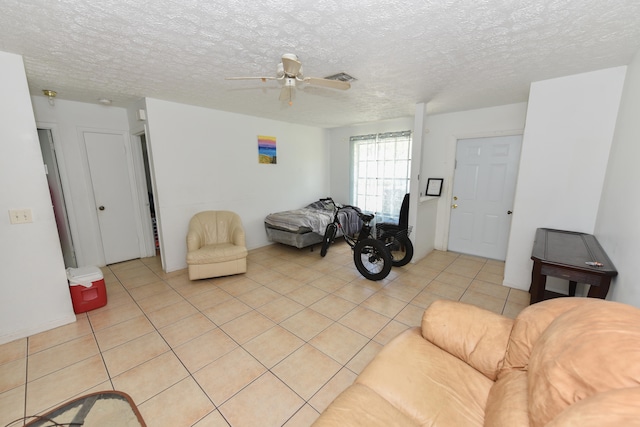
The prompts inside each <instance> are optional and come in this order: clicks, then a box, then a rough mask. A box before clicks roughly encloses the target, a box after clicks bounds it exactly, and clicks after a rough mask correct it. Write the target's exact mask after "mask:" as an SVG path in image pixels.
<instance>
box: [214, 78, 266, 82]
mask: <svg viewBox="0 0 640 427" xmlns="http://www.w3.org/2000/svg"><path fill="white" fill-rule="evenodd" d="M225 80H262V81H263V82H264V81H267V80H278V78H277V77H226V78H225Z"/></svg>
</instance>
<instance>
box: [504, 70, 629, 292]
mask: <svg viewBox="0 0 640 427" xmlns="http://www.w3.org/2000/svg"><path fill="white" fill-rule="evenodd" d="M625 70H626V67H616V68H610V69H606V70H600V71H594V72H590V73H584V74H578V75H573V76H568V77H562V78H557V79H552V80H545V81H541V82H536V83H533V84H532V85H531V91H530V94H529V107H528V110H527V124H526V130H525V133H524V137H523V142H522V154H521V160H520V171H519V175H518V184H517V188H516V198H515V203H514V209H513V212H514V213H513V220H512V223H511V235H510V238H509V249H508V252H507V259H506V264H505V278H504V284H505V285H507V286H510V287H514V288H519V289H525V290H527V289H529V285H530V284H531V266H532V261H531V259H530V257H531V248H532V246H533V239H534V235H535V230H536V228H539V227H547V228H557V229H564V230H572V231H579V232H586V233H593V232H594V228H595V224H596V215H597V212H598V205H599V203H600V195H601V193H602V188H603V182H604V176H605V171H606V168H607V159H608V158H609V150H610V147H611V141H612V138H613V131H614V126H615V123H616V116H617V114H618V107H619V104H620V97H621V93H622V87H623V82H624V75H625ZM550 287H551V288H552V289H553V286H550Z"/></svg>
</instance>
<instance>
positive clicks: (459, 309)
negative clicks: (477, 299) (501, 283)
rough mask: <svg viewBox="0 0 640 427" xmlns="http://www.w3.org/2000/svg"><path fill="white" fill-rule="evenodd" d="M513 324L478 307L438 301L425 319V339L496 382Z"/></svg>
mask: <svg viewBox="0 0 640 427" xmlns="http://www.w3.org/2000/svg"><path fill="white" fill-rule="evenodd" d="M512 326H513V320H512V319H509V318H507V317H504V316H501V315H499V314H495V313H492V312H491V311H488V310H484V309H482V308H479V307H476V306H474V305H470V304H465V303H461V302H456V301H449V300H437V301H434V302H433V303H432V304H431V306H430V307H429V308H427V310H425V312H424V314H423V316H422V336H423V337H424V338H425V339H427V340H428V341H430V342H432V343H433V344H435V345H437V346H438V347H440V348H441V349H443V350H445V351H446V352H448V353H450V354H452V355H454V356H456V357H457V358H459V359H460V360H462V361H464V362H466V363H467V364H469V365H471V366H472V367H473V368H475V369H476V370H478V371H479V372H481V373H483V374H484V375H485V376H486V377H487V378H489V379H491V380H493V381H495V380H496V377H497V374H498V370H499V369H500V367H501V365H502V361H503V359H504V357H505V352H506V348H507V342H508V341H509V335H510V334H511V328H512Z"/></svg>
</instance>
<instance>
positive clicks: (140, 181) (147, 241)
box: [132, 131, 157, 257]
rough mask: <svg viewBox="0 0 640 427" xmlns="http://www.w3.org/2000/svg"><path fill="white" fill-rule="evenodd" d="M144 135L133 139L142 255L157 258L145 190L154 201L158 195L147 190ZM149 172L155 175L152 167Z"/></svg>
mask: <svg viewBox="0 0 640 427" xmlns="http://www.w3.org/2000/svg"><path fill="white" fill-rule="evenodd" d="M142 135H145V137H146V135H147V134H146V132H144V131H142V132H138V133H135V134H132V137H133V138H134V140H135V142H134V143H133V144H132V145H133V149H132V152H133V162H134V165H135V175H134V177H135V181H136V186H137V188H138V194H140V197H139V198H138V205H139V208H140V222H141V224H142V235H143V238H142V239H141V245H140V248H141V253H142V256H143V257H151V256H155V254H156V244H155V239H154V238H153V224H152V223H151V212H150V211H149V198H148V197H145V196H146V194H145V190H146V191H147V192H148V191H151V192H152V194H153V199H154V201H155V199H156V195H155V191H154V189H153V188H147V178H146V176H145V170H144V169H145V167H144V158H143V156H142V142H141V140H142V138H141V136H142ZM146 144H147V150H149V142H148V140H147V142H146ZM149 172H150V173H151V174H153V171H152V170H151V165H149ZM152 187H153V185H152ZM156 212H157V211H156Z"/></svg>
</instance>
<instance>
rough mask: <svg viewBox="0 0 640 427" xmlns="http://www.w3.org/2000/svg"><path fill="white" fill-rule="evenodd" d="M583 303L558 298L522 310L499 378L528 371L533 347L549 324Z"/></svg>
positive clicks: (579, 300)
mask: <svg viewBox="0 0 640 427" xmlns="http://www.w3.org/2000/svg"><path fill="white" fill-rule="evenodd" d="M583 302H584V298H557V299H551V300H547V301H544V302H541V303H538V304H533V305H530V306H529V307H527V308H525V309H524V310H522V311H521V312H520V314H519V315H518V317H516V320H515V322H514V324H513V328H512V330H511V335H510V336H509V343H508V345H507V352H506V355H505V358H504V362H503V365H502V368H501V370H500V372H499V373H498V378H500V376H501V375H503V374H505V373H508V372H510V371H512V370H523V369H527V365H528V364H529V358H530V357H531V352H532V351H533V347H534V345H535V344H536V342H537V341H538V338H540V335H542V333H543V332H544V331H545V330H546V329H547V327H548V326H549V324H551V322H553V321H554V320H555V319H556V318H557V317H558V316H559V315H561V314H563V313H565V312H567V311H568V310H571V309H573V308H575V307H576V306H578V305H580V304H582V303H583Z"/></svg>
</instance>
